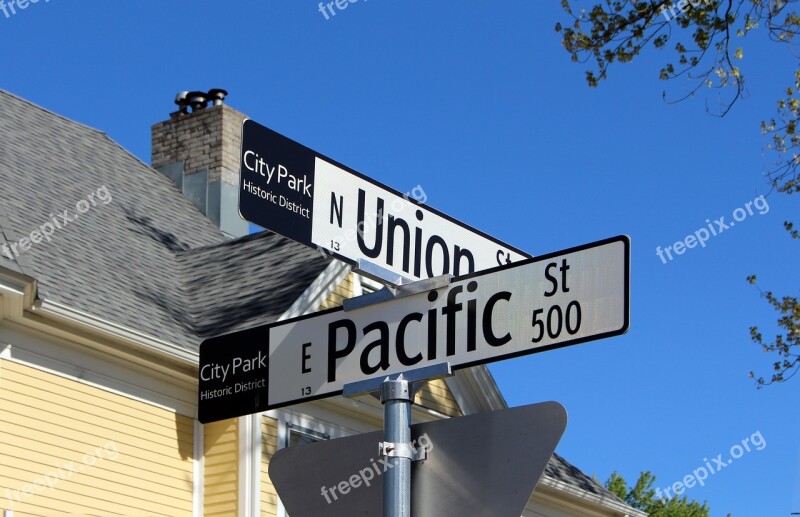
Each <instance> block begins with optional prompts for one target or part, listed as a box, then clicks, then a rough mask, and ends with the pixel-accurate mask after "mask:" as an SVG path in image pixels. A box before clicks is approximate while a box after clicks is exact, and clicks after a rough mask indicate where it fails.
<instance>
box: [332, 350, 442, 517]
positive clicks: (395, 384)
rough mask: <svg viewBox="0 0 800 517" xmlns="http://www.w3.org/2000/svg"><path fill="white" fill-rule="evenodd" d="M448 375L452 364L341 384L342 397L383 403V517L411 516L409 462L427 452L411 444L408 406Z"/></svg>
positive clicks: (380, 449)
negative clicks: (361, 397)
mask: <svg viewBox="0 0 800 517" xmlns="http://www.w3.org/2000/svg"><path fill="white" fill-rule="evenodd" d="M451 375H453V369H452V366H451V364H450V363H439V364H434V365H431V366H425V367H423V368H417V369H415V370H410V371H407V372H403V373H400V374H397V375H388V376H386V377H375V378H372V379H365V380H363V381H358V382H352V383H350V384H345V385H344V389H343V391H342V395H344V396H345V397H357V396H359V395H365V394H370V395H373V396H375V397H377V398H378V399H379V400H380V401H381V404H383V415H384V417H383V441H381V442H379V444H378V451H379V454H380V455H381V456H383V457H384V458H385V460H384V461H385V462H386V463H387V465H388V466H389V469H388V470H386V471H385V475H384V478H383V517H411V462H412V461H419V460H423V459H426V458H427V451H426V452H425V453H423V454H420V453H418V452H416V451H414V447H413V445H412V444H411V405H412V404H413V403H414V396H415V395H416V394H417V392H418V391H419V390H420V389H421V388H422V386H424V385H425V383H426V382H428V381H431V380H434V379H441V378H443V377H449V376H451Z"/></svg>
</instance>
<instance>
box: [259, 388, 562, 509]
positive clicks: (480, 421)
mask: <svg viewBox="0 0 800 517" xmlns="http://www.w3.org/2000/svg"><path fill="white" fill-rule="evenodd" d="M566 426H567V413H566V411H565V410H564V408H563V406H561V404H558V403H557V402H543V403H540V404H532V405H528V406H521V407H515V408H511V409H502V410H500V411H490V412H487V413H480V414H477V415H470V416H464V417H456V418H448V419H444V420H436V421H433V422H425V423H421V424H415V425H412V426H411V444H412V447H414V448H417V449H419V448H421V449H423V450H425V451H426V454H427V457H426V459H425V460H422V461H415V462H413V463H412V464H411V515H413V516H414V517H462V516H464V515H469V516H470V517H519V516H520V515H522V512H523V510H524V509H525V506H526V505H527V503H528V500H529V499H530V496H531V494H532V493H533V490H534V488H535V487H536V483H537V482H538V481H539V478H540V477H541V475H542V473H543V472H544V470H545V468H546V467H547V462H548V461H549V460H550V458H551V457H552V455H553V452H554V451H555V448H556V445H557V444H558V442H559V440H560V439H561V436H562V435H563V434H564V430H565V429H566ZM382 440H383V432H382V431H375V432H372V433H366V434H360V435H356V436H349V437H347V438H337V439H335V440H325V441H320V442H316V443H311V444H308V445H298V446H294V447H287V448H284V449H280V450H279V451H277V452H276V453H275V455H273V456H272V458H270V461H269V478H270V479H271V480H272V482H273V484H274V485H275V489H276V490H277V492H278V496H280V498H281V502H282V503H283V505H284V507H285V508H286V512H287V513H288V514H289V515H291V516H292V517H319V516H320V515H324V516H325V517H353V516H356V515H357V516H360V517H381V516H382V515H383V513H382V509H383V479H382V478H383V477H384V476H385V475H386V474H387V472H388V471H389V469H390V467H389V464H388V463H387V462H386V461H384V459H383V458H381V457H380V456H378V455H377V454H376V453H377V452H378V451H377V449H378V447H377V444H378V443H379V442H381V441H382Z"/></svg>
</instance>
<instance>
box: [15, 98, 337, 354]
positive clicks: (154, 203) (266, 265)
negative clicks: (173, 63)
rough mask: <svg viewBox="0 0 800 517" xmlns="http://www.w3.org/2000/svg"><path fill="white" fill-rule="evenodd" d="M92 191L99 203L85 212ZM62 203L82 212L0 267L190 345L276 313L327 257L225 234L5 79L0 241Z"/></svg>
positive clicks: (76, 304)
mask: <svg viewBox="0 0 800 517" xmlns="http://www.w3.org/2000/svg"><path fill="white" fill-rule="evenodd" d="M104 186H105V188H106V189H107V192H108V194H109V195H110V199H111V201H110V202H108V204H103V202H102V200H101V199H100V196H99V195H98V194H97V191H98V189H102V187H104ZM103 193H104V191H101V194H103ZM90 194H94V198H95V200H96V206H94V207H91V208H90V209H89V210H88V212H86V213H84V214H78V212H77V208H76V204H77V203H78V202H80V201H81V200H88V197H89V195H90ZM102 199H108V198H107V197H103V198H102ZM81 208H83V206H82V207H81ZM64 210H68V211H69V212H68V215H69V216H70V217H75V220H74V221H72V222H68V223H67V224H65V225H64V226H63V228H62V229H56V230H55V232H54V233H53V235H52V238H51V239H52V240H51V241H50V242H47V241H42V242H41V243H39V244H32V247H31V248H30V249H29V250H27V251H23V252H21V254H20V255H19V258H18V261H17V262H12V261H11V260H9V259H8V258H7V257H5V256H2V257H0V266H3V267H8V268H11V269H14V270H16V271H19V272H22V273H25V274H27V275H28V276H31V277H33V278H36V279H37V280H38V281H39V294H40V297H42V298H45V299H46V300H52V301H56V302H59V303H63V304H65V305H67V306H69V307H72V308H74V309H79V310H81V311H84V312H87V313H89V314H92V315H94V316H97V317H100V318H103V319H105V320H108V321H111V322H114V323H117V324H120V325H123V326H126V327H128V328H131V329H133V330H136V331H139V332H142V333H145V334H148V335H150V336H153V337H157V338H161V339H164V340H166V341H169V342H172V343H174V344H176V345H178V346H180V347H183V348H186V349H190V350H195V349H196V348H197V347H198V345H199V343H200V342H201V341H202V338H203V337H206V336H208V335H212V334H218V333H222V332H225V331H228V330H233V329H237V328H243V327H247V326H251V325H254V324H259V323H264V322H267V321H270V320H274V319H275V318H276V317H277V316H278V315H280V314H281V313H282V312H283V311H285V310H286V309H287V308H288V307H289V306H290V305H291V304H292V302H294V300H295V299H296V298H297V297H298V296H299V295H300V294H301V293H302V292H303V291H304V290H305V289H306V287H307V286H308V285H309V284H310V283H311V282H312V281H313V279H314V278H315V277H316V276H317V275H318V274H319V273H320V272H321V271H322V270H323V269H324V268H325V266H326V265H327V264H328V261H327V260H325V259H323V258H322V257H321V256H320V255H319V254H316V253H314V252H311V251H308V250H307V249H306V248H305V247H304V246H301V245H299V244H295V243H293V242H290V241H288V240H286V239H284V238H282V237H279V236H276V235H274V234H269V233H264V234H259V235H256V236H249V237H244V238H241V239H237V240H234V241H226V239H225V238H224V237H223V235H222V233H221V232H220V231H219V229H218V228H217V227H216V226H215V225H214V224H213V223H212V222H211V221H210V220H209V219H208V218H207V217H205V216H204V215H203V214H201V213H200V212H199V211H198V210H197V209H196V208H195V207H194V205H192V203H191V202H189V201H188V200H187V199H186V198H184V196H183V195H182V194H181V192H180V191H179V190H178V189H177V188H176V187H175V185H174V184H173V183H172V182H171V181H170V180H169V179H167V178H166V177H164V176H163V175H161V174H159V173H158V172H156V171H154V170H153V169H151V168H150V167H148V166H147V165H146V164H144V163H142V162H141V161H139V160H138V159H136V158H135V157H134V156H132V155H131V154H130V153H128V152H127V151H125V150H124V149H123V148H121V147H120V146H119V145H118V144H117V143H115V142H114V141H113V140H111V139H110V138H109V137H108V136H107V135H105V134H104V133H102V132H100V131H97V130H95V129H92V128H89V127H86V126H83V125H81V124H78V123H76V122H74V121H71V120H68V119H65V118H63V117H61V116H58V115H56V114H54V113H51V112H49V111H47V110H45V109H42V108H40V107H38V106H36V105H34V104H31V103H30V102H28V101H25V100H23V99H20V98H18V97H16V96H14V95H12V94H9V93H8V92H5V91H2V90H0V245H2V244H11V243H17V242H18V241H19V240H20V239H22V238H23V237H28V236H29V235H30V233H31V232H32V231H33V230H36V229H37V228H39V227H40V226H41V225H43V224H45V223H48V222H51V220H52V218H53V217H56V219H57V220H58V221H61V218H60V216H59V214H61V213H63V212H64ZM51 214H52V215H51ZM76 216H77V217H76ZM59 224H63V223H59ZM54 226H55V225H54ZM18 249H19V248H18Z"/></svg>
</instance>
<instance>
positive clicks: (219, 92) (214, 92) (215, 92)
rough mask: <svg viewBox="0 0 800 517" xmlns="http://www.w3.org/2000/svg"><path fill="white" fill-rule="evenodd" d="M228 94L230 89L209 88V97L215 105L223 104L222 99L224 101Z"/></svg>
mask: <svg viewBox="0 0 800 517" xmlns="http://www.w3.org/2000/svg"><path fill="white" fill-rule="evenodd" d="M227 96H228V91H227V90H223V89H222V88H212V89H210V90H208V98H209V100H211V101H213V102H214V106H221V105H222V101H224V100H225V97H227Z"/></svg>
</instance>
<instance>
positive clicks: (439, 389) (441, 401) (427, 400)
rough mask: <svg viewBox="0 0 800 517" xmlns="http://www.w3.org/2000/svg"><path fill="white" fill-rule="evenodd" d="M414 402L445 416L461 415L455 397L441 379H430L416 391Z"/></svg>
mask: <svg viewBox="0 0 800 517" xmlns="http://www.w3.org/2000/svg"><path fill="white" fill-rule="evenodd" d="M414 402H415V403H416V404H418V405H420V406H423V407H426V408H428V409H432V410H434V411H438V412H439V413H442V414H444V415H447V416H462V413H461V409H459V407H458V404H457V403H456V399H455V398H453V394H452V393H451V392H450V388H448V387H447V384H446V383H445V382H444V380H443V379H436V380H435V381H430V382H428V383H426V384H425V386H423V387H422V389H421V390H419V391H418V392H417V398H416V400H415V401H414Z"/></svg>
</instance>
